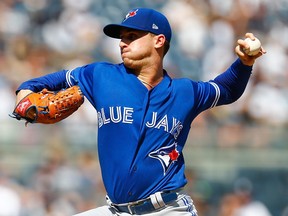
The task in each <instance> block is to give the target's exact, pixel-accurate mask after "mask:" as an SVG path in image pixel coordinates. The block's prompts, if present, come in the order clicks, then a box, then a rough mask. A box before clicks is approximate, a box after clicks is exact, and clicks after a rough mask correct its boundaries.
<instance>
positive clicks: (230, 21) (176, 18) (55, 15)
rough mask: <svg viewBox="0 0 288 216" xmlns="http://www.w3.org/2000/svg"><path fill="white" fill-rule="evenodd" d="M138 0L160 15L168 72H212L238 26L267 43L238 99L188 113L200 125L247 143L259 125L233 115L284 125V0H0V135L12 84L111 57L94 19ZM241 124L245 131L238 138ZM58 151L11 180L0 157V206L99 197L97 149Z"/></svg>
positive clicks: (45, 209) (64, 210) (101, 20)
mask: <svg viewBox="0 0 288 216" xmlns="http://www.w3.org/2000/svg"><path fill="white" fill-rule="evenodd" d="M138 6H140V7H151V8H154V9H157V10H160V11H162V12H163V13H164V14H165V15H166V16H167V17H168V19H169V20H170V24H171V26H172V29H173V39H172V43H171V49H170V51H169V53H168V54H167V57H166V60H165V68H166V69H167V71H168V73H169V74H170V75H171V76H172V77H189V78H192V79H195V80H209V79H212V78H213V77H214V76H215V75H217V74H219V73H221V72H223V71H224V70H225V69H226V68H227V67H228V66H229V65H230V64H231V63H232V62H233V61H234V60H235V59H236V56H235V54H234V47H235V44H236V41H237V39H239V38H244V35H245V33H246V32H253V33H254V34H255V36H256V37H258V38H259V39H260V40H261V41H262V45H263V46H264V48H265V49H266V51H267V54H266V55H265V56H263V57H262V58H261V59H259V60H258V61H257V63H256V64H255V65H254V69H253V75H252V77H251V81H250V83H249V85H248V87H247V90H246V92H245V93H244V95H243V96H242V98H241V99H240V100H239V101H237V102H236V103H234V104H232V105H229V106H224V107H221V108H215V109H214V110H211V111H207V112H205V113H203V114H202V115H201V116H200V117H199V118H198V119H197V120H196V122H195V125H196V126H199V127H201V131H202V132H200V131H199V132H200V133H202V134H201V135H205V127H206V128H207V124H208V122H209V124H211V123H215V124H216V125H219V131H218V132H219V140H218V141H217V142H218V143H219V145H225V143H232V144H235V143H236V144H237V143H239V141H237V140H236V141H235V137H236V139H237V138H241V139H242V141H245V142H246V141H248V140H250V141H251V137H253V135H254V138H255V140H253V141H255V143H259V142H260V143H263V142H265V143H266V142H269V137H267V136H269V133H266V132H267V131H261V133H263V136H262V134H261V136H259V135H257V134H256V135H255V131H251V130H250V129H251V128H248V129H247V127H243V125H246V126H247V125H255V124H258V125H267V126H270V127H271V126H272V127H273V128H274V127H283V128H284V127H287V125H288V97H287V95H288V0H274V1H271V0H253V1H251V0H177V1H175V0H146V1H136V0H131V1H127V0H81V1H79V0H1V2H0V98H1V101H2V102H1V106H0V121H1V125H0V127H1V131H0V134H1V140H2V142H3V140H5V139H4V138H5V137H6V136H8V134H7V133H6V131H7V130H8V129H7V127H8V126H6V127H5V126H3V125H5V124H7V125H9V124H10V123H9V122H10V121H11V119H10V118H9V116H8V113H11V111H12V110H13V107H14V103H15V102H14V98H15V89H16V88H17V87H18V85H19V84H20V83H21V82H23V81H25V80H27V79H29V78H33V77H36V76H41V75H44V74H47V73H51V72H54V71H58V70H61V69H73V68H75V67H77V66H80V65H83V64H87V63H91V62H93V61H110V62H115V63H117V62H120V61H121V60H120V55H119V49H118V41H117V40H114V39H111V38H108V37H106V36H104V35H103V33H102V28H103V26H104V25H106V24H108V23H111V22H119V21H121V20H122V18H123V17H124V16H125V15H126V13H127V11H128V10H129V9H131V8H134V7H138ZM91 113H95V111H94V110H93V109H92V108H91V107H90V105H89V104H88V103H85V104H84V105H83V107H81V109H80V110H79V112H78V114H77V115H75V116H71V118H69V119H67V121H65V122H63V124H62V125H61V126H59V127H62V128H59V129H60V130H65V126H69V127H71V125H73V123H78V122H82V123H84V124H88V125H95V124H96V117H95V118H94V117H93V118H91ZM95 116H96V113H95ZM227 126H228V127H227ZM12 128H13V127H12ZM9 129H10V126H9ZM12 130H13V129H12ZM243 130H249V131H251V132H250V133H251V134H250V135H251V136H249V137H246V138H247V140H246V138H245V137H244V138H243V136H242V132H243ZM203 131H204V132H203ZM34 132H35V131H34ZM258 132H259V131H258ZM25 134H26V135H25ZM32 134H33V130H30V131H28V132H27V131H26V132H25V133H24V132H21V131H18V140H21V141H22V140H23V137H24V138H26V139H24V142H25V140H26V142H31V139H29V138H28V137H29V136H31V135H32ZM245 134H247V133H245ZM71 136H72V137H73V138H70V139H72V140H74V141H75V140H77V138H78V139H79V136H78V137H77V134H74V136H73V135H71ZM93 139H94V138H93ZM243 139H244V140H243ZM238 140H239V139H238ZM0 142H1V141H0ZM5 144H6V143H1V145H3V146H4V145H5ZM7 144H8V143H7ZM14 145H15V143H14ZM255 145H257V144H255ZM260 145H261V144H260ZM52 149H54V147H53V148H52ZM61 152H62V151H61V150H59V149H57V148H56V150H55V151H52V153H51V154H48V155H47V156H46V157H45V158H44V159H43V162H39V164H38V166H37V167H33V168H31V167H30V169H31V170H29V171H27V170H26V172H25V177H23V176H22V175H21V177H19V176H20V175H18V177H19V178H18V179H17V180H15V179H13V178H12V179H11V178H10V177H9V176H10V174H9V171H7V170H6V169H5V166H3V163H2V164H1V161H0V216H26V215H27V216H34V215H35V216H41V215H47V216H62V215H63V216H64V215H66V216H67V215H71V214H73V213H76V212H79V211H83V210H84V209H89V208H91V207H94V206H96V205H98V204H99V205H101V204H103V203H104V202H105V200H104V197H105V192H104V189H103V186H102V185H101V178H100V176H99V173H100V171H99V167H98V164H97V163H98V160H97V157H95V156H94V155H93V154H92V155H91V154H90V153H89V152H81V154H80V153H79V155H77V156H76V158H74V160H75V159H76V161H74V163H71V162H70V161H69V160H68V161H67V160H66V156H63V155H61ZM0 158H1V149H0ZM95 176H96V177H97V178H95ZM15 192H16V193H15ZM19 194H20V195H19ZM99 194H100V195H99ZM3 197H5V198H3ZM233 197H234V195H233ZM234 198H235V197H234ZM99 199H100V200H99ZM227 199H228V198H227ZM4 201H6V202H4ZM9 206H14V207H13V208H11V207H9ZM222 210H223V209H222ZM222 210H221V208H220V207H219V209H218V211H219V212H221V211H222ZM1 211H3V212H4V213H2V212H1ZM5 211H6V212H5ZM285 212H286V213H285ZM285 212H284V209H283V216H284V215H285V216H286V215H287V209H286V211H285ZM214 215H216V214H214ZM202 216H205V215H202ZM219 216H226V215H224V213H223V214H222V215H220V213H219ZM227 216H236V215H232V214H231V215H227ZM241 216H244V214H243V215H241ZM246 216H247V215H246ZM258 216H260V215H258Z"/></svg>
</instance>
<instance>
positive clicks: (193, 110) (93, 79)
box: [18, 59, 252, 203]
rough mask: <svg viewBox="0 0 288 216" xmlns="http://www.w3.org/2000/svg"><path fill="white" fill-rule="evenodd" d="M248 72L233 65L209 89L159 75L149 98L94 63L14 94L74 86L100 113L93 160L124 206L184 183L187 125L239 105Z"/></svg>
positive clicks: (125, 77)
mask: <svg viewBox="0 0 288 216" xmlns="http://www.w3.org/2000/svg"><path fill="white" fill-rule="evenodd" d="M251 70H252V67H249V66H245V65H243V64H242V63H241V62H240V60H239V59H238V60H236V61H235V62H234V63H233V64H232V65H231V67H230V68H228V69H227V71H225V72H224V73H222V74H221V75H219V76H218V77H216V78H215V79H214V80H211V81H209V82H196V81H192V80H190V79H186V78H179V79H172V78H171V77H169V75H168V74H167V73H166V72H165V71H164V78H163V80H162V81H161V82H160V83H159V84H158V85H157V86H155V87H154V88H152V89H151V90H148V89H147V88H146V87H145V86H144V85H143V84H142V83H141V81H139V80H138V78H137V77H136V76H135V75H134V74H133V73H132V72H131V71H129V69H127V68H126V67H125V66H124V65H123V64H110V63H100V62H98V63H92V64H89V65H86V66H82V67H79V68H76V69H74V70H70V71H66V70H63V71H59V72H56V73H52V74H48V75H46V76H43V77H39V78H35V79H32V80H29V81H26V82H24V83H23V84H22V85H21V86H20V87H19V89H18V90H20V89H30V90H32V91H40V90H42V89H43V88H47V89H49V90H60V89H61V88H65V87H68V86H72V85H76V84H77V85H79V86H80V88H81V90H82V92H83V94H84V95H85V97H86V98H87V99H88V100H89V101H90V103H91V104H92V105H93V106H94V107H95V109H96V110H97V113H98V115H97V116H96V114H95V118H98V152H99V160H100V165H101V171H102V176H103V182H104V185H105V188H106V190H107V193H108V196H109V197H110V199H111V201H112V202H114V203H127V202H131V201H136V200H139V199H143V198H146V197H148V196H149V195H150V194H153V193H156V192H158V191H163V190H173V189H177V188H181V187H183V186H184V185H185V184H186V183H187V182H186V179H185V176H184V158H183V153H182V150H183V148H184V145H185V142H186V139H187V136H188V133H189V130H190V125H191V123H192V121H193V119H195V117H196V116H197V115H198V114H199V113H201V112H202V111H204V110H207V109H209V108H211V107H214V106H218V105H222V104H228V103H232V102H234V101H235V100H237V99H238V98H239V97H240V96H241V94H242V93H243V91H244V89H245V87H246V84H247V82H248V79H249V77H250V74H251Z"/></svg>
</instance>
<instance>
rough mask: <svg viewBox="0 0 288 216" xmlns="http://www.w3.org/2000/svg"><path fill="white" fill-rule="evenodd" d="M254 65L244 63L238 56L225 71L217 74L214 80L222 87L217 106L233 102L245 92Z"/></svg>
mask: <svg viewBox="0 0 288 216" xmlns="http://www.w3.org/2000/svg"><path fill="white" fill-rule="evenodd" d="M251 71H252V66H246V65H244V64H243V63H242V62H241V60H240V59H239V58H238V59H237V60H236V61H235V62H234V63H233V64H232V65H231V66H230V67H229V68H228V69H227V70H226V71H225V72H224V73H222V74H220V75H219V76H217V77H216V78H215V79H214V80H211V81H210V82H214V83H216V84H217V86H218V87H219V89H220V92H221V93H220V99H219V101H218V103H217V106H219V105H223V104H229V103H233V102H235V101H236V100H238V99H239V98H240V96H241V95H242V94H243V92H244V90H245V88H246V86H247V83H248V80H249V78H250V75H251Z"/></svg>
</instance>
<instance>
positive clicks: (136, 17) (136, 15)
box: [103, 8, 172, 42]
mask: <svg viewBox="0 0 288 216" xmlns="http://www.w3.org/2000/svg"><path fill="white" fill-rule="evenodd" d="M123 27H124V28H130V29H135V30H140V31H147V32H151V33H153V34H156V35H159V34H163V35H164V36H165V38H166V40H167V41H168V42H170V40H171V37H172V31H171V27H170V24H169V21H168V20H167V18H166V17H165V16H164V15H163V14H162V13H160V12H158V11H156V10H153V9H148V8H136V9H133V10H130V11H129V12H128V14H127V15H126V17H125V18H124V20H123V21H122V22H121V24H109V25H106V26H105V27H104V29H103V31H104V33H105V34H106V35H107V36H109V37H112V38H120V30H121V29H122V28H123Z"/></svg>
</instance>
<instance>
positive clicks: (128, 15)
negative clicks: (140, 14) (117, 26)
mask: <svg viewBox="0 0 288 216" xmlns="http://www.w3.org/2000/svg"><path fill="white" fill-rule="evenodd" d="M137 11H138V9H136V10H133V11H129V13H128V14H127V15H126V16H125V19H124V20H123V21H122V22H124V21H125V20H127V19H128V18H130V17H134V16H136V14H137Z"/></svg>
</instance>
